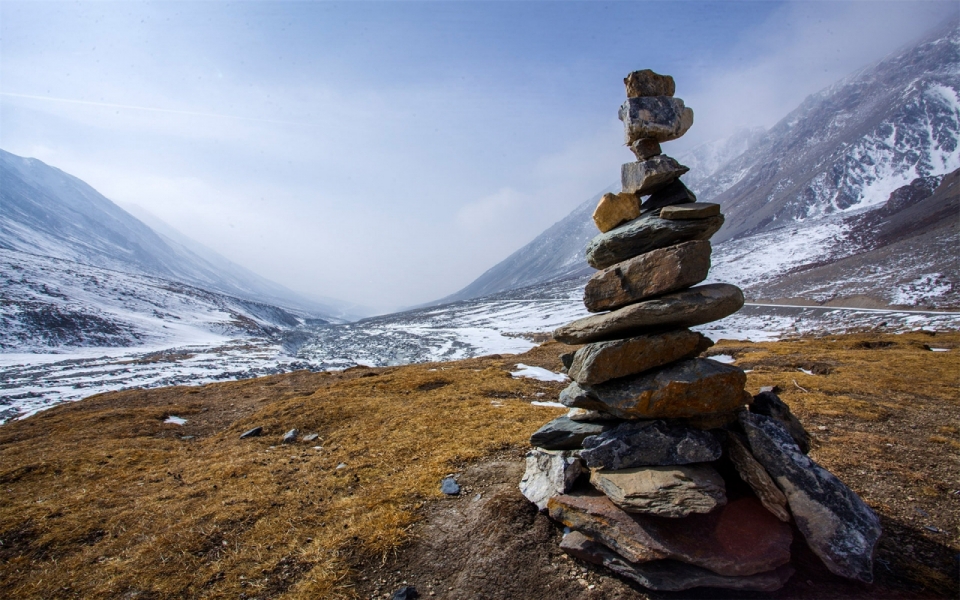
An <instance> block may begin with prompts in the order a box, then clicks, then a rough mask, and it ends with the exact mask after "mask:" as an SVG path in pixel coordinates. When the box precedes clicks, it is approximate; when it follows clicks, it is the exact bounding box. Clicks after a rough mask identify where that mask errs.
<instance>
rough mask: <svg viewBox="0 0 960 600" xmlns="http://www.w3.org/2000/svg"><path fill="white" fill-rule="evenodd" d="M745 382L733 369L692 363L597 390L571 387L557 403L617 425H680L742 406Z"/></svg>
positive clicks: (698, 360) (677, 364)
mask: <svg viewBox="0 0 960 600" xmlns="http://www.w3.org/2000/svg"><path fill="white" fill-rule="evenodd" d="M746 382H747V376H746V374H744V372H743V371H742V370H741V369H739V368H738V367H734V366H731V365H725V364H723V363H718V362H716V361H712V360H710V359H706V358H694V359H689V360H682V361H679V362H675V363H670V364H669V365H666V366H664V367H659V368H657V369H653V370H651V371H647V372H646V373H641V374H640V375H634V376H631V377H623V378H621V379H614V380H613V381H608V382H606V383H601V384H598V385H581V384H579V383H577V382H573V383H571V384H570V385H569V386H567V387H566V388H564V390H563V391H562V392H560V402H561V403H562V404H564V405H565V406H571V407H575V408H587V409H593V410H602V411H604V412H608V413H610V414H612V415H614V416H616V417H619V418H621V419H683V418H687V417H695V416H698V415H704V414H711V413H725V412H730V411H732V410H734V409H736V408H738V407H740V406H742V404H743V401H744V395H743V386H744V384H746Z"/></svg>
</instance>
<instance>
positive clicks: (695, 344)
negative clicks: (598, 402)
mask: <svg viewBox="0 0 960 600" xmlns="http://www.w3.org/2000/svg"><path fill="white" fill-rule="evenodd" d="M712 345H713V342H711V341H710V340H709V339H708V338H706V337H704V336H703V335H702V334H700V333H696V332H693V331H690V330H689V329H675V330H673V331H668V332H666V333H657V334H650V335H641V336H637V337H632V338H627V339H625V340H613V341H609V342H596V343H593V344H587V345H586V346H584V347H583V348H580V349H579V350H577V352H576V354H574V356H573V363H571V365H570V369H569V370H568V371H567V373H568V374H569V375H570V379H573V380H574V381H576V382H578V383H582V384H586V385H596V384H598V383H603V382H605V381H609V380H611V379H617V378H619V377H626V376H628V375H636V374H637V373H642V372H644V371H648V370H650V369H654V368H656V367H659V366H662V365H665V364H667V363H671V362H673V361H675V360H680V359H681V358H688V357H693V356H696V355H697V354H700V353H701V352H703V351H704V350H706V349H707V348H709V347H710V346H712Z"/></svg>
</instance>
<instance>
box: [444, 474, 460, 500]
mask: <svg viewBox="0 0 960 600" xmlns="http://www.w3.org/2000/svg"><path fill="white" fill-rule="evenodd" d="M440 491H441V492H443V493H444V494H446V495H448V496H457V495H459V494H460V486H459V485H458V484H457V482H456V480H455V479H454V478H453V477H447V478H445V479H444V480H443V481H441V482H440Z"/></svg>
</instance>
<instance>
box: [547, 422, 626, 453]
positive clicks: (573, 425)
mask: <svg viewBox="0 0 960 600" xmlns="http://www.w3.org/2000/svg"><path fill="white" fill-rule="evenodd" d="M613 427H614V424H613V423H603V422H598V423H585V422H581V421H573V420H570V419H568V418H567V417H557V418H556V419H554V420H552V421H550V422H549V423H547V424H546V425H544V426H543V427H541V428H540V429H538V430H536V431H535V432H533V435H531V436H530V445H531V446H535V447H537V448H543V449H544V450H576V449H577V448H579V447H580V444H581V443H582V442H583V439H584V438H585V437H588V436H591V435H597V434H598V433H603V432H604V431H606V430H608V429H612V428H613Z"/></svg>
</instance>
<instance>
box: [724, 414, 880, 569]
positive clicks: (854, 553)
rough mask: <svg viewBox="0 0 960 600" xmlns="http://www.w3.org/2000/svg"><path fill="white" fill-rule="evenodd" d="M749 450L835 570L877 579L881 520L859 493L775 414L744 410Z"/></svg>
mask: <svg viewBox="0 0 960 600" xmlns="http://www.w3.org/2000/svg"><path fill="white" fill-rule="evenodd" d="M739 416H740V424H741V425H742V426H743V429H744V430H745V431H746V433H747V439H748V440H749V442H750V450H751V451H752V453H753V456H754V457H756V459H757V461H759V462H760V464H762V465H763V467H764V469H766V471H767V473H769V474H770V476H771V477H772V478H773V480H774V481H775V482H776V484H777V486H779V487H780V489H781V490H783V493H784V495H786V497H787V503H788V505H789V506H790V512H791V513H793V518H794V520H795V521H796V523H797V528H798V529H799V530H800V533H802V534H803V537H804V538H805V539H806V540H807V545H808V546H810V549H811V550H813V551H814V553H815V554H816V555H817V556H819V557H820V559H821V560H822V561H823V563H824V564H825V565H826V566H827V568H828V569H830V571H831V572H833V573H835V574H837V575H840V576H841V577H848V578H850V579H859V580H860V581H864V582H867V583H870V582H872V581H873V552H874V548H875V547H876V544H877V540H878V539H880V534H881V533H882V531H881V529H880V520H879V519H878V518H877V515H876V514H874V512H873V511H872V510H871V509H870V507H869V506H867V505H866V503H864V501H863V500H862V499H861V498H860V497H859V496H857V494H856V493H855V492H854V491H853V490H851V489H850V488H848V487H847V486H846V485H844V484H843V482H842V481H840V480H839V479H837V477H836V476H834V475H833V474H832V473H830V472H829V471H827V470H826V469H824V468H823V467H821V466H820V465H818V464H817V463H815V462H813V461H812V460H811V459H810V458H809V457H808V456H806V455H804V454H803V453H802V452H801V451H800V448H799V447H798V446H797V444H796V443H795V442H794V441H793V438H792V437H790V434H789V433H788V432H787V430H786V429H785V428H784V427H783V425H782V424H781V423H780V422H779V421H777V420H776V419H774V418H772V417H767V416H765V415H760V414H754V413H752V412H749V411H741V412H740V415H739Z"/></svg>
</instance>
